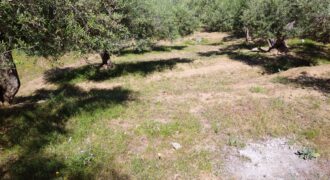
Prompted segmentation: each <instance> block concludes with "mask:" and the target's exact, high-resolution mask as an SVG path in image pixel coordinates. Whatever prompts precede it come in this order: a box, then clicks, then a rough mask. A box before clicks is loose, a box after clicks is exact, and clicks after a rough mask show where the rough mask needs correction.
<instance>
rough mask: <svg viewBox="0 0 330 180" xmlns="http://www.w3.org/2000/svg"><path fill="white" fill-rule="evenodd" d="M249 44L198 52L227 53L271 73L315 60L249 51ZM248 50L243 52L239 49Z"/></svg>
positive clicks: (234, 58) (207, 53)
mask: <svg viewBox="0 0 330 180" xmlns="http://www.w3.org/2000/svg"><path fill="white" fill-rule="evenodd" d="M250 46H251V45H248V44H246V43H242V44H234V45H230V46H228V47H226V48H223V49H220V50H219V51H210V52H200V53H198V54H199V55H200V56H203V57H210V56H220V55H227V56H228V57H229V58H231V59H233V60H236V61H241V62H244V63H246V64H248V65H251V66H261V67H263V69H264V70H265V73H268V74H273V73H277V72H280V71H285V70H288V69H291V68H295V67H301V66H312V65H315V64H316V62H315V61H314V60H312V59H308V58H307V59H306V58H304V56H302V57H300V56H293V55H289V54H287V55H280V56H270V55H269V54H268V53H256V52H250V48H251V47H250ZM244 49H245V50H249V51H248V52H243V51H241V50H244Z"/></svg>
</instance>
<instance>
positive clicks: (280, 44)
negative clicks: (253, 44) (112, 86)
mask: <svg viewBox="0 0 330 180" xmlns="http://www.w3.org/2000/svg"><path fill="white" fill-rule="evenodd" d="M268 45H269V49H268V52H270V51H271V50H273V49H277V50H278V51H279V52H281V53H283V52H284V53H287V52H288V51H289V48H288V46H287V45H286V43H285V37H278V38H276V39H275V40H274V39H268Z"/></svg>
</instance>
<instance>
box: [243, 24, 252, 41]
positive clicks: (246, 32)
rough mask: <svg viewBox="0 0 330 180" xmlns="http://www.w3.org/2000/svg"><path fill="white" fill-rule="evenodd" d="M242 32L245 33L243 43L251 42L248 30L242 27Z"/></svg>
mask: <svg viewBox="0 0 330 180" xmlns="http://www.w3.org/2000/svg"><path fill="white" fill-rule="evenodd" d="M244 32H245V41H246V42H251V41H252V37H251V35H250V30H249V28H247V27H244Z"/></svg>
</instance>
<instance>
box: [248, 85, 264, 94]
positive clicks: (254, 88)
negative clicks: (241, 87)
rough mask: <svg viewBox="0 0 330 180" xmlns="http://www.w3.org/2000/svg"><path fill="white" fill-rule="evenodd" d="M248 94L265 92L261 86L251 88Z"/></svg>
mask: <svg viewBox="0 0 330 180" xmlns="http://www.w3.org/2000/svg"><path fill="white" fill-rule="evenodd" d="M250 92H252V93H262V94H264V93H266V92H267V90H266V89H265V88H264V87H261V86H253V87H251V88H250Z"/></svg>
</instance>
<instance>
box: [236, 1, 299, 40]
mask: <svg viewBox="0 0 330 180" xmlns="http://www.w3.org/2000/svg"><path fill="white" fill-rule="evenodd" d="M294 9H295V3H293V2H292V1H290V0H251V1H249V2H248V3H247V8H246V9H245V10H244V12H243V16H242V17H241V18H242V21H243V22H244V25H245V26H246V27H248V28H249V29H250V30H251V32H252V33H253V35H256V36H257V37H263V38H270V37H282V36H284V35H287V34H288V32H289V31H288V30H286V26H287V24H289V23H291V22H293V21H295V20H296V18H295V16H296V14H295V12H294V11H293V10H294Z"/></svg>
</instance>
